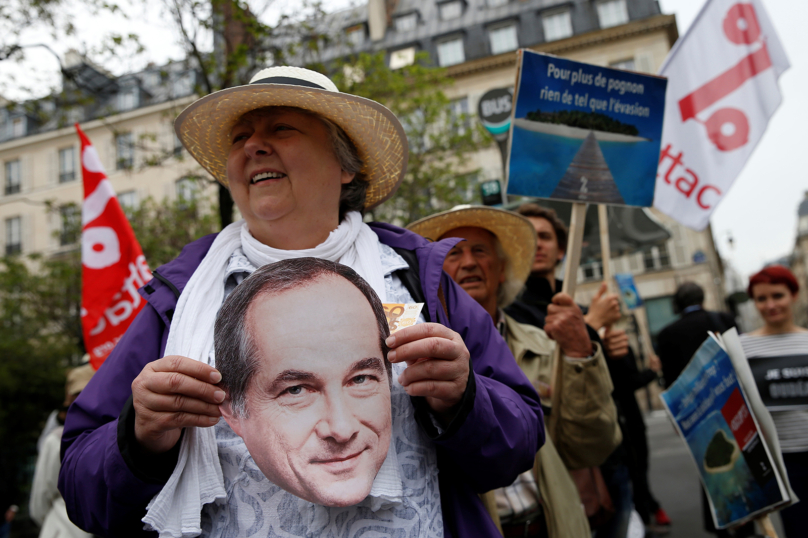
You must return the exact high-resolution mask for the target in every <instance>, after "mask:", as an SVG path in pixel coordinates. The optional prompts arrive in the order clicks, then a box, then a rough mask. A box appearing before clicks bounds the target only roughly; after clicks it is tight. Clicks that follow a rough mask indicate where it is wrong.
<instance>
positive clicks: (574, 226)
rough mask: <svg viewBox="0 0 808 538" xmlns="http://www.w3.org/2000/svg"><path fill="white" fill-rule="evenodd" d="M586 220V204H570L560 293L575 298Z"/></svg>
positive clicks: (556, 385) (555, 395) (555, 377)
mask: <svg viewBox="0 0 808 538" xmlns="http://www.w3.org/2000/svg"><path fill="white" fill-rule="evenodd" d="M585 219H586V204H581V203H577V202H576V203H574V204H572V215H571V216H570V229H569V233H568V235H567V251H566V256H565V261H564V284H563V285H562V287H561V292H562V293H566V294H567V295H569V296H570V297H575V287H576V286H577V284H578V266H579V265H580V264H581V245H582V243H583V239H584V220H585ZM561 360H562V359H561V346H559V345H558V344H556V346H555V350H554V351H553V370H552V372H553V373H552V377H551V379H552V383H551V384H550V386H551V387H552V393H551V396H550V402H551V403H550V406H551V409H553V412H552V413H550V420H549V421H548V424H547V429H548V433H549V434H550V436H551V437H553V438H554V437H555V431H556V425H557V424H558V412H556V411H555V410H556V409H559V408H560V407H559V406H560V404H561V387H562V382H563V379H562V373H563V371H564V369H563V368H561Z"/></svg>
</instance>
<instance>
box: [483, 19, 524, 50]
mask: <svg viewBox="0 0 808 538" xmlns="http://www.w3.org/2000/svg"><path fill="white" fill-rule="evenodd" d="M488 36H489V38H490V40H491V54H501V53H503V52H510V51H512V50H516V49H517V48H519V41H518V40H517V39H516V25H515V24H509V25H507V26H500V27H498V28H492V29H491V30H490V31H489V33H488Z"/></svg>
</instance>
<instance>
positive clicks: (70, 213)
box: [59, 204, 81, 247]
mask: <svg viewBox="0 0 808 538" xmlns="http://www.w3.org/2000/svg"><path fill="white" fill-rule="evenodd" d="M59 217H60V219H61V229H60V230H59V245H60V246H63V247H64V246H66V245H73V244H75V243H77V242H78V240H79V237H81V211H80V210H79V208H78V206H76V205H74V204H70V205H63V206H62V207H60V208H59Z"/></svg>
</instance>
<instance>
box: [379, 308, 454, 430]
mask: <svg viewBox="0 0 808 538" xmlns="http://www.w3.org/2000/svg"><path fill="white" fill-rule="evenodd" d="M387 346H388V347H389V348H390V353H389V354H388V356H387V358H388V360H389V361H390V362H406V363H407V369H406V370H404V373H402V374H401V375H400V376H399V378H398V381H399V383H401V385H402V386H403V387H404V390H406V391H407V394H409V395H410V396H423V397H424V398H426V401H427V404H429V407H430V408H431V409H432V411H434V412H435V414H436V415H437V416H438V417H439V418H440V419H441V421H442V422H443V423H444V424H446V425H448V423H449V422H450V421H451V419H452V418H453V416H454V408H455V406H457V404H459V403H460V400H461V399H462V398H463V393H464V392H465V391H466V385H467V384H468V380H469V350H468V349H467V348H466V344H465V343H464V342H463V339H462V338H461V337H460V335H459V334H457V333H456V332H454V331H453V330H451V329H449V328H448V327H445V326H443V325H441V324H439V323H420V324H418V325H413V326H412V327H407V328H405V329H401V330H400V331H398V332H396V333H395V334H392V335H390V337H389V338H388V339H387Z"/></svg>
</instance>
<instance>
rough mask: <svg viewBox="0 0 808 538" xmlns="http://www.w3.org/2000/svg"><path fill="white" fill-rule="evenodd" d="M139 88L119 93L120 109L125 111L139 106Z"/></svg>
mask: <svg viewBox="0 0 808 538" xmlns="http://www.w3.org/2000/svg"><path fill="white" fill-rule="evenodd" d="M139 91H140V90H139V89H138V88H137V87H134V88H129V89H125V90H122V91H121V92H120V93H119V94H118V111H119V112H124V111H126V110H132V109H133V108H137V107H138V104H139V103H138V101H139V99H138V97H139V95H138V94H139Z"/></svg>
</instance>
